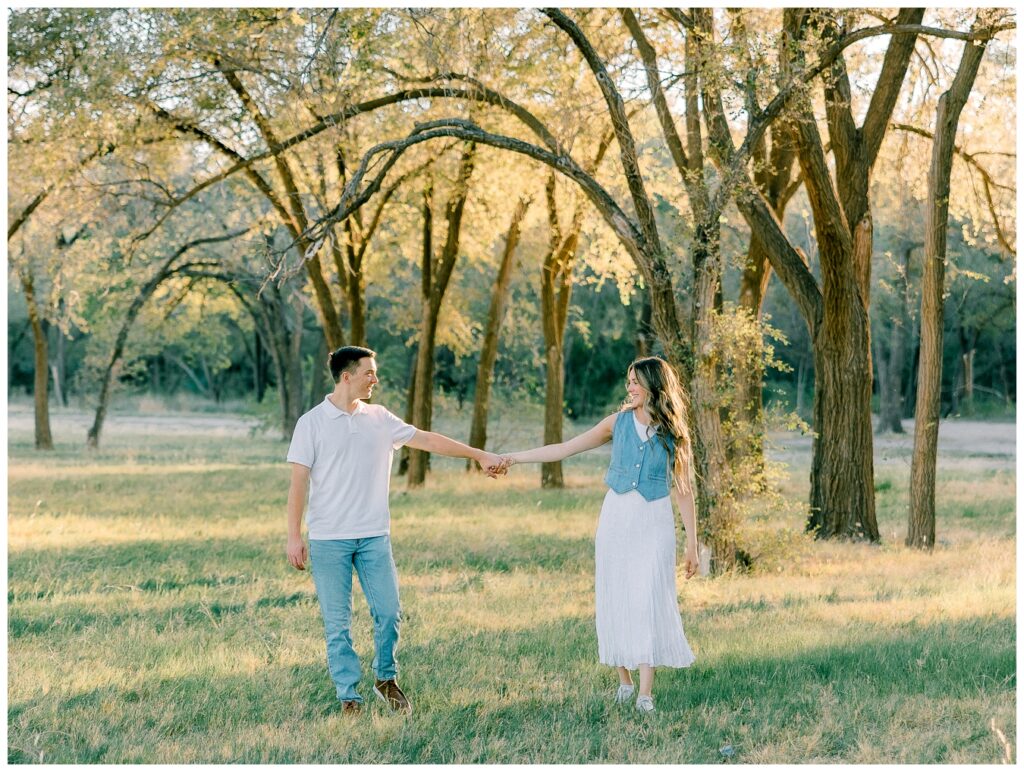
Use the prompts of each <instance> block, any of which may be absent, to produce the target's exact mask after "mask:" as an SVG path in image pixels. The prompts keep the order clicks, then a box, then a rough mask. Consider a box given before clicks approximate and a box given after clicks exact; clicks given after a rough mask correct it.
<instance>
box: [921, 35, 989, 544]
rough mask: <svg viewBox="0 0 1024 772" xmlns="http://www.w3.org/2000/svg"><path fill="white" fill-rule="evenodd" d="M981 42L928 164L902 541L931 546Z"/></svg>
mask: <svg viewBox="0 0 1024 772" xmlns="http://www.w3.org/2000/svg"><path fill="white" fill-rule="evenodd" d="M984 53H985V47H984V44H982V45H975V44H974V43H967V44H965V46H964V53H963V57H962V58H961V60H960V66H959V68H958V69H957V73H956V76H955V77H954V78H953V84H952V86H950V89H949V90H948V91H946V92H945V93H944V94H942V96H940V97H939V104H938V107H937V108H936V115H935V139H934V141H933V143H932V158H931V165H930V166H929V169H928V204H927V209H926V214H925V234H924V236H925V237H924V270H923V274H922V277H921V358H920V362H919V365H918V367H919V369H918V379H917V404H916V406H915V411H914V454H913V457H912V459H911V464H910V514H909V520H908V523H907V538H906V544H907V546H908V547H917V548H920V549H924V550H932V549H934V547H935V465H936V455H937V452H938V442H939V407H940V398H941V390H942V327H943V286H944V280H945V269H946V232H947V229H948V227H949V189H950V182H949V178H950V172H951V170H952V166H953V145H954V141H955V139H956V131H957V125H958V123H959V120H960V112H961V110H963V107H964V104H965V103H966V102H967V98H968V96H970V93H971V88H972V87H973V85H974V79H975V77H976V76H977V74H978V67H979V66H980V64H981V59H982V56H983V55H984Z"/></svg>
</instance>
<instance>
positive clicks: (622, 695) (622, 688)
mask: <svg viewBox="0 0 1024 772" xmlns="http://www.w3.org/2000/svg"><path fill="white" fill-rule="evenodd" d="M632 696H633V684H619V690H618V691H617V692H615V704H616V705H622V704H623V703H626V702H629V698H630V697H632Z"/></svg>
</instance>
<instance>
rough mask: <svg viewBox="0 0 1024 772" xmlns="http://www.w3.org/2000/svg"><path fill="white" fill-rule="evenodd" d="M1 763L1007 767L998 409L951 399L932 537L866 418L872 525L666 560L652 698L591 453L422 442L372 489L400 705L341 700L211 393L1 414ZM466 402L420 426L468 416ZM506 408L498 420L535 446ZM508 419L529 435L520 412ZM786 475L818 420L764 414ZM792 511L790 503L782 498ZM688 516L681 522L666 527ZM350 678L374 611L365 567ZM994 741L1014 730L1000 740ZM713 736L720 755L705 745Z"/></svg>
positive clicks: (805, 454) (1009, 552) (1004, 440)
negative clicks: (612, 556) (606, 622)
mask: <svg viewBox="0 0 1024 772" xmlns="http://www.w3.org/2000/svg"><path fill="white" fill-rule="evenodd" d="M9 419H10V420H9V426H10V437H9V459H8V468H9V472H8V474H9V478H8V479H9V483H8V491H9V502H8V504H9V517H8V545H9V546H8V550H9V552H8V596H7V599H8V760H9V761H11V762H44V763H83V762H104V763H121V762H127V763H131V762H146V763H158V762H263V763H275V762H334V763H352V762H368V763H379V762H388V763H420V762H431V763H450V762H457V763H476V762H489V763H510V762H523V763H542V762H544V763H563V762H568V763H589V762H595V763H596V762H634V763H637V762H639V763H716V762H720V761H723V760H727V761H732V762H741V763H787V762H791V763H803V762H845V763H885V762H916V763H931V762H942V763H954V762H964V763H999V762H1001V761H1006V760H1012V759H1013V758H1014V757H1015V756H1016V736H1015V716H1016V703H1015V687H1016V657H1015V639H1016V626H1015V617H1014V613H1015V612H1014V607H1015V551H1016V549H1015V538H1016V531H1015V514H1014V509H1015V476H1014V445H1013V427H1012V426H1009V425H1005V424H1003V425H999V424H987V425H981V426H980V428H979V425H967V424H964V425H957V424H950V425H944V427H943V430H942V437H943V439H942V442H943V456H942V459H941V461H940V486H939V491H938V500H939V522H938V535H939V544H938V546H937V548H936V550H935V553H934V554H932V555H923V554H919V553H917V552H914V551H910V550H907V549H905V548H904V547H903V546H902V540H903V536H904V534H905V516H906V515H905V510H906V485H907V479H908V477H909V447H910V440H909V439H894V438H882V439H880V440H879V442H878V458H877V459H876V467H875V468H876V478H877V479H876V487H877V488H878V508H879V524H880V527H881V531H882V534H883V544H882V545H881V546H867V545H863V544H813V545H811V547H810V548H808V549H807V550H806V551H805V554H804V555H803V556H802V557H801V558H800V559H798V560H797V561H795V562H793V563H792V564H791V565H789V566H788V567H787V568H786V569H785V570H784V571H782V572H773V573H755V574H752V575H737V576H728V577H722V578H718V579H714V580H706V579H695V580H691V581H689V582H686V581H683V580H682V576H681V575H680V578H679V583H678V586H679V604H680V608H681V611H682V616H683V622H684V625H685V627H686V632H687V637H688V638H689V640H690V643H691V645H692V646H693V648H694V650H695V652H696V653H697V657H698V660H697V663H696V664H695V665H694V666H693V667H691V668H689V669H688V670H680V671H672V670H665V671H660V672H659V674H658V677H657V680H656V683H655V698H656V702H657V705H658V711H659V712H658V713H657V714H656V715H655V716H653V717H648V718H645V717H641V716H638V715H636V714H635V712H633V711H632V710H630V709H620V708H617V707H616V706H614V705H612V704H611V694H612V692H613V690H614V684H615V676H614V675H613V673H612V671H611V670H610V669H609V668H605V667H603V666H601V665H600V664H599V663H598V662H597V642H596V637H595V631H594V623H593V584H592V582H593V535H594V531H595V528H596V522H597V513H598V511H599V508H600V501H601V498H602V496H603V490H604V488H603V486H602V484H601V482H600V479H601V475H602V471H603V469H602V463H604V461H605V459H606V456H602V455H601V454H600V453H595V454H593V455H592V456H590V457H584V458H582V459H579V460H574V461H573V463H571V464H570V465H569V467H568V482H569V487H568V488H567V489H566V490H563V491H541V490H540V489H539V487H538V478H539V469H538V468H537V467H517V468H515V469H513V470H512V473H511V474H510V476H509V478H508V479H507V480H503V481H491V480H487V479H484V478H481V477H479V476H475V475H474V476H469V477H467V476H466V475H464V474H463V473H462V472H461V470H460V468H459V466H458V465H457V464H455V463H454V462H448V461H445V460H439V461H437V462H435V470H434V473H433V474H432V476H431V478H430V480H429V483H428V486H427V488H426V489H424V490H420V491H416V492H413V493H407V492H405V490H404V484H403V483H402V482H401V481H398V480H396V481H395V482H394V484H393V491H392V516H393V527H392V537H393V540H394V544H395V557H396V562H397V564H398V569H399V575H400V578H401V588H402V604H403V610H404V616H405V622H404V626H403V628H402V643H401V646H400V651H399V655H400V662H401V666H402V671H401V682H402V684H403V686H404V687H405V688H406V690H407V692H408V693H409V695H410V697H411V698H412V699H413V701H414V704H415V708H416V710H415V713H414V715H413V716H411V717H409V718H402V717H395V716H390V715H387V714H386V713H385V712H384V711H382V710H381V708H380V707H379V706H378V705H375V704H373V703H368V704H369V705H370V710H369V711H368V712H365V713H364V714H362V715H361V716H358V717H348V718H346V717H343V716H342V715H340V714H339V712H338V711H337V709H336V702H335V698H334V689H333V686H332V684H331V683H330V679H329V678H328V675H327V672H326V665H325V659H324V643H323V638H322V628H321V623H320V617H319V611H318V609H317V606H316V599H315V596H314V592H313V586H312V581H311V579H310V577H309V576H308V574H307V573H300V572H297V571H295V570H293V569H291V568H290V567H289V566H288V564H287V562H286V560H285V558H284V533H285V530H284V502H285V495H286V489H287V481H288V469H287V465H286V464H285V463H283V461H282V459H283V456H284V453H285V445H284V444H283V443H281V442H279V441H275V440H274V439H272V438H266V437H262V436H250V435H249V434H248V432H247V430H246V429H245V427H244V425H243V424H242V423H241V422H240V421H238V420H236V419H232V418H230V417H228V416H206V415H204V416H189V415H176V414H171V415H163V416H157V417H150V418H147V417H138V418H129V417H116V418H114V419H113V420H112V421H111V422H110V423H109V428H108V430H107V434H106V436H105V438H104V440H105V442H104V447H103V448H102V449H101V450H100V451H99V452H97V453H94V454H87V453H86V452H85V451H84V450H83V440H84V437H85V425H86V417H85V416H84V415H80V414H63V413H59V414H58V415H57V416H56V417H55V420H54V428H55V435H56V439H57V442H58V445H59V447H58V450H57V451H56V452H55V453H52V454H40V453H37V452H35V451H34V450H33V449H32V447H31V415H30V412H29V410H28V408H26V407H19V406H15V407H12V408H11V411H10V415H9ZM468 423H469V419H468V417H465V418H464V419H459V420H452V421H451V422H450V423H448V424H446V423H444V422H441V425H440V427H439V428H440V429H441V430H442V431H450V432H451V433H452V434H453V435H455V436H462V435H464V433H465V431H466V428H465V427H466V426H468ZM522 431H525V430H524V429H523V427H521V426H516V425H515V424H509V423H508V422H505V423H503V424H501V425H500V426H499V427H498V428H497V430H496V431H495V432H494V433H493V434H496V435H498V436H499V437H500V444H505V443H516V444H519V443H520V441H523V442H530V441H531V440H529V439H523V438H522V437H520V436H517V434H516V433H517V432H522ZM527 434H529V432H527ZM777 439H778V443H779V444H780V447H778V448H777V449H776V450H775V451H774V453H775V455H776V456H777V457H779V458H782V459H784V460H786V461H787V462H788V463H789V464H790V465H791V472H792V475H791V478H790V480H789V482H788V483H786V492H787V494H788V495H791V496H793V497H795V498H797V499H799V500H805V499H806V489H807V465H808V463H809V443H808V442H807V440H806V439H803V438H794V437H780V438H777ZM788 524H789V525H792V526H793V527H794V528H799V526H800V525H801V523H800V522H799V519H798V517H796V516H794V518H793V520H792V522H791V523H788ZM680 538H682V537H680ZM355 608H356V611H355V618H354V622H353V627H354V637H355V641H356V647H357V649H358V651H359V652H360V654H361V655H362V656H363V658H364V680H363V683H362V685H361V691H362V693H363V695H364V696H365V697H367V698H369V697H371V696H372V695H371V694H370V687H371V686H372V682H371V681H370V678H371V675H370V674H369V672H368V671H369V661H370V658H371V656H372V643H371V641H372V639H371V633H370V619H369V614H368V611H367V608H366V604H365V602H364V601H363V599H362V595H361V593H359V592H358V591H357V592H356V603H355ZM1000 733H1001V734H1002V735H1003V736H1004V737H1005V744H1004V742H1003V740H1002V739H1001V738H1000ZM726 746H730V747H731V754H730V751H729V750H728V749H726V751H725V754H723V753H722V749H723V748H726Z"/></svg>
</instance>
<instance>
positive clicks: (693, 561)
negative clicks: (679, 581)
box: [685, 547, 700, 579]
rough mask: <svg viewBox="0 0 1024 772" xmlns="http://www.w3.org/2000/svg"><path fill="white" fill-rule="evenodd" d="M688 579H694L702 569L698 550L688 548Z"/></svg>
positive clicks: (686, 566) (686, 565)
mask: <svg viewBox="0 0 1024 772" xmlns="http://www.w3.org/2000/svg"><path fill="white" fill-rule="evenodd" d="M685 560H686V564H685V568H686V578H687V579H692V578H693V577H694V576H696V575H697V570H698V569H699V568H700V563H699V562H698V560H697V548H696V547H687V548H686V558H685Z"/></svg>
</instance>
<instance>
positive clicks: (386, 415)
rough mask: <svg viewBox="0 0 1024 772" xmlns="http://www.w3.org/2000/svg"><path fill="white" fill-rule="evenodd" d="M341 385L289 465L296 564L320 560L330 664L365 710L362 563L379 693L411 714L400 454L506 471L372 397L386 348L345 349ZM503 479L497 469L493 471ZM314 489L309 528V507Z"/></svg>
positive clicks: (351, 706)
mask: <svg viewBox="0 0 1024 772" xmlns="http://www.w3.org/2000/svg"><path fill="white" fill-rule="evenodd" d="M328 364H329V365H330V368H331V375H332V376H333V377H334V382H335V386H334V391H332V392H331V393H330V394H328V395H327V396H326V397H325V398H324V401H323V402H321V403H320V404H319V405H317V406H316V407H315V408H313V409H312V410H310V411H309V412H308V413H306V414H305V415H303V416H302V417H301V418H300V419H299V420H298V423H297V424H296V425H295V433H294V434H293V435H292V442H291V446H290V447H289V448H288V461H289V462H291V464H292V479H291V486H290V487H289V489H288V561H289V562H290V563H291V564H292V565H293V566H294V567H295V568H297V569H298V570H300V571H302V570H304V569H305V567H306V562H307V559H308V560H309V562H310V563H311V569H312V573H313V583H314V584H315V586H316V595H317V599H318V600H319V602H320V612H321V614H322V616H323V620H324V636H325V638H326V640H327V667H328V670H329V671H330V674H331V678H332V679H333V681H334V684H335V687H336V688H337V693H338V699H339V700H340V701H341V704H342V711H343V712H344V713H358V712H359V711H360V710H361V709H362V703H363V700H362V697H361V696H360V695H359V692H357V691H356V685H357V684H358V683H359V677H360V667H359V658H358V657H357V656H356V653H355V650H354V649H353V648H352V637H351V635H350V633H349V627H350V623H351V619H352V569H353V567H354V568H355V570H356V573H357V574H358V575H359V584H360V586H361V587H362V588H363V594H364V595H365V596H366V601H367V604H368V605H369V607H370V614H371V615H372V617H373V630H374V633H373V643H374V658H373V671H374V676H375V681H374V687H373V692H374V694H376V695H377V696H378V697H379V698H380V699H381V700H383V701H384V702H385V703H386V704H387V706H388V707H389V708H390V709H391V710H392V711H398V712H403V713H411V712H412V705H411V704H410V702H409V699H408V698H407V697H406V696H405V694H404V693H403V692H402V690H401V689H400V688H399V686H398V681H397V676H398V665H397V663H396V662H395V649H396V647H397V645H398V628H399V623H400V621H401V611H400V607H399V601H398V574H397V572H396V570H395V563H394V559H393V558H392V554H391V537H390V535H389V534H390V530H391V514H390V512H389V510H388V490H389V487H390V479H391V462H392V459H393V457H394V452H395V450H396V449H397V448H400V447H401V446H402V445H408V446H409V447H411V448H417V449H419V450H425V451H428V452H431V453H440V454H442V455H445V456H455V457H458V458H473V459H476V460H477V461H478V462H479V464H480V466H481V467H482V468H484V469H492V470H496V469H498V468H500V464H501V458H500V457H499V456H496V455H494V454H493V453H486V452H484V451H482V450H477V449H475V448H471V447H469V446H468V445H463V444H462V443H461V442H457V441H456V440H452V439H449V438H448V437H445V436H444V435H442V434H437V433H434V432H424V431H420V430H418V429H417V428H416V427H415V426H411V425H410V424H407V423H405V422H404V421H402V420H401V419H400V418H398V417H397V416H395V415H393V414H392V413H390V412H389V411H388V410H386V409H385V408H384V407H382V406H380V405H370V404H367V403H365V402H363V400H365V399H369V397H370V395H371V393H372V391H373V387H374V386H375V385H376V384H377V382H378V381H377V362H376V354H375V353H374V352H373V351H371V350H370V349H368V348H362V347H359V346H343V347H342V348H339V349H338V350H337V351H335V352H333V353H332V354H331V355H330V358H329V360H328ZM489 474H491V476H494V474H493V473H490V472H489ZM307 485H308V487H309V507H308V512H307V515H306V526H307V528H308V530H309V549H308V551H307V549H306V544H305V543H304V542H303V540H302V533H301V526H302V512H303V509H304V508H305V504H306V490H307Z"/></svg>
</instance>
